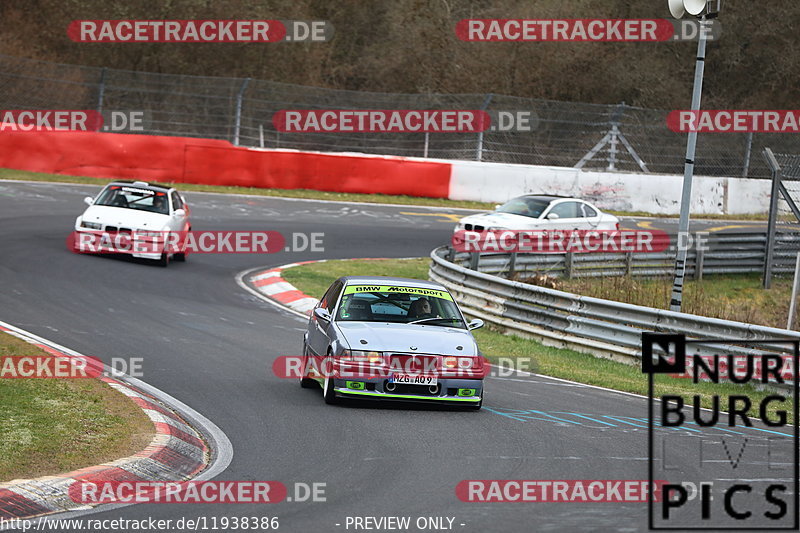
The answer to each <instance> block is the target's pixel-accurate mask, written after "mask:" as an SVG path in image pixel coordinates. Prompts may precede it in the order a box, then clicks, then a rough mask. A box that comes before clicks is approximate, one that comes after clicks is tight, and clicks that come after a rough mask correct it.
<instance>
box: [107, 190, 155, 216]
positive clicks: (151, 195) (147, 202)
mask: <svg viewBox="0 0 800 533" xmlns="http://www.w3.org/2000/svg"><path fill="white" fill-rule="evenodd" d="M94 205H108V206H111V207H122V208H125V209H138V210H141V211H150V212H151V213H161V214H163V215H167V214H169V202H168V201H167V193H165V192H161V191H153V190H151V189H143V188H140V187H128V186H125V185H111V186H110V187H108V188H107V189H106V190H104V191H103V192H102V193H101V194H100V196H98V198H97V200H95V202H94Z"/></svg>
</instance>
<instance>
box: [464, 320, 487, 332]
mask: <svg viewBox="0 0 800 533" xmlns="http://www.w3.org/2000/svg"><path fill="white" fill-rule="evenodd" d="M482 327H483V320H481V319H480V318H476V319H475V320H473V321H472V322H470V323H469V324H467V329H468V330H470V331H472V330H473V329H478V328H482Z"/></svg>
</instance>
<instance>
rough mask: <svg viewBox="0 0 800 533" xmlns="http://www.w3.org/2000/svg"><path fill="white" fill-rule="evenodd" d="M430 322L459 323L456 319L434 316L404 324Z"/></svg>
mask: <svg viewBox="0 0 800 533" xmlns="http://www.w3.org/2000/svg"><path fill="white" fill-rule="evenodd" d="M431 320H447V321H448V322H456V321H459V322H460V320H458V319H457V318H442V317H440V316H435V317H431V318H422V319H420V320H414V321H413V322H406V324H422V323H424V322H429V321H431Z"/></svg>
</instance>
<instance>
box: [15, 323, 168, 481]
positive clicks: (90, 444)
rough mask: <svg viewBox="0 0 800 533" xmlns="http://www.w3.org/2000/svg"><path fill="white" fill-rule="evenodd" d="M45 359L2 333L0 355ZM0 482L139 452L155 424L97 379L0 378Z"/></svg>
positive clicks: (126, 399)
mask: <svg viewBox="0 0 800 533" xmlns="http://www.w3.org/2000/svg"><path fill="white" fill-rule="evenodd" d="M12 355H13V356H38V355H48V354H47V353H46V352H44V351H42V350H40V349H39V348H37V347H36V346H33V345H31V344H29V343H27V342H24V341H22V340H20V339H17V338H16V337H13V336H11V335H9V334H7V333H0V356H12ZM0 405H1V406H2V410H3V416H2V417H0V449H1V450H2V453H0V482H5V481H10V480H12V479H20V478H25V479H28V478H34V477H39V476H44V475H55V474H60V473H63V472H69V471H72V470H76V469H78V468H83V467H86V466H92V465H96V464H100V463H104V462H107V461H113V460H115V459H119V458H120V457H126V456H129V455H133V454H134V453H137V452H139V451H141V450H143V449H144V448H145V447H146V446H147V445H148V444H149V443H150V441H151V440H152V438H153V424H152V422H151V421H150V419H149V418H147V416H146V415H145V414H144V413H143V412H142V410H141V409H139V407H137V406H136V404H134V403H133V402H132V401H130V400H129V399H128V398H127V397H126V396H124V395H123V394H120V393H119V392H117V391H115V390H114V389H112V388H111V387H109V386H108V385H107V384H105V383H103V382H102V381H100V380H98V379H0Z"/></svg>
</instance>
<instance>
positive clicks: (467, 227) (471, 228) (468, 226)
mask: <svg viewBox="0 0 800 533" xmlns="http://www.w3.org/2000/svg"><path fill="white" fill-rule="evenodd" d="M464 229H465V230H467V231H483V230H485V229H486V228H485V227H484V226H478V225H475V226H473V225H472V224H464Z"/></svg>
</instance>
